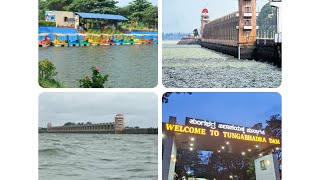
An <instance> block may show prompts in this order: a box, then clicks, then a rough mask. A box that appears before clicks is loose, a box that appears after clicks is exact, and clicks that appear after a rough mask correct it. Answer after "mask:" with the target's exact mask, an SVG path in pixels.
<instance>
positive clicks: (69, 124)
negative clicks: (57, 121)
mask: <svg viewBox="0 0 320 180" xmlns="http://www.w3.org/2000/svg"><path fill="white" fill-rule="evenodd" d="M72 125H76V123H72V122H67V123H65V124H64V125H63V126H72Z"/></svg>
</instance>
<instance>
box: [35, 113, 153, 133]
mask: <svg viewBox="0 0 320 180" xmlns="http://www.w3.org/2000/svg"><path fill="white" fill-rule="evenodd" d="M39 133H91V134H158V128H139V127H125V126H124V116H123V115H122V114H117V115H116V116H115V118H114V122H108V123H96V124H92V123H86V124H84V123H81V124H74V125H73V124H72V125H63V126H53V125H52V124H51V123H48V125H47V128H46V129H45V128H39Z"/></svg>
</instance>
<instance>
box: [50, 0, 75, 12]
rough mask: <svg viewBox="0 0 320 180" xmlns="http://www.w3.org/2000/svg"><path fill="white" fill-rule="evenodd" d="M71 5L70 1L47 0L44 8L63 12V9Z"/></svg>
mask: <svg viewBox="0 0 320 180" xmlns="http://www.w3.org/2000/svg"><path fill="white" fill-rule="evenodd" d="M71 3H72V0H48V1H47V3H46V8H47V9H49V10H51V11H64V10H65V7H66V6H68V5H69V4H71Z"/></svg>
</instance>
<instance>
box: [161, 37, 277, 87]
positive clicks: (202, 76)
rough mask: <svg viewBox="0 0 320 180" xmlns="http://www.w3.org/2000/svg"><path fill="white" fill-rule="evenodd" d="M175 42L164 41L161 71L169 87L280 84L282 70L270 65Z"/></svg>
mask: <svg viewBox="0 0 320 180" xmlns="http://www.w3.org/2000/svg"><path fill="white" fill-rule="evenodd" d="M176 43H177V41H164V42H163V48H162V69H163V71H162V73H163V84H164V86H165V87H167V88H245V87H249V88H275V87H279V86H280V84H281V69H279V68H277V67H275V66H273V65H271V64H267V63H264V62H258V61H254V60H238V59H237V58H234V57H233V56H229V55H225V54H222V53H219V52H216V51H213V50H209V49H206V48H201V47H200V46H199V45H176Z"/></svg>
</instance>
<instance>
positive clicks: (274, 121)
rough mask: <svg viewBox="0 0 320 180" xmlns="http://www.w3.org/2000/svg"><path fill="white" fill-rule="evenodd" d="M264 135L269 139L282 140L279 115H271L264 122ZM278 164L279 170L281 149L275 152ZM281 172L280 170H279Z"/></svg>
mask: <svg viewBox="0 0 320 180" xmlns="http://www.w3.org/2000/svg"><path fill="white" fill-rule="evenodd" d="M266 123H267V126H266V129H265V131H266V134H267V135H268V136H271V137H277V138H279V139H281V138H282V117H281V116H280V115H279V114H276V115H272V116H271V117H270V119H269V120H267V121H266ZM275 153H276V154H277V159H278V162H279V168H281V165H282V148H279V149H278V150H276V151H275ZM279 170H280V171H281V169H279Z"/></svg>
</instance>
